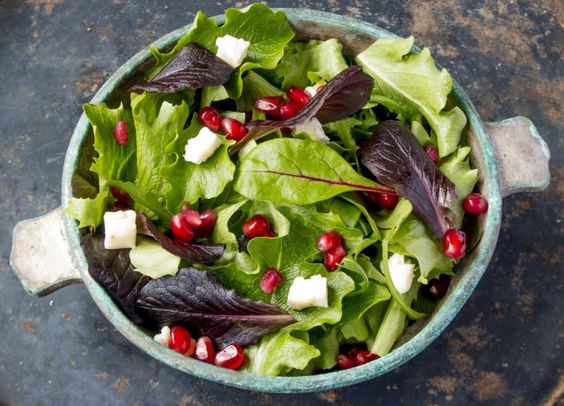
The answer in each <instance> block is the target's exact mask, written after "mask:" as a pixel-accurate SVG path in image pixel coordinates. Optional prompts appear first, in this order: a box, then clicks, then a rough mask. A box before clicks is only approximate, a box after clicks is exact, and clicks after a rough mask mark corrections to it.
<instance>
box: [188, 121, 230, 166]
mask: <svg viewBox="0 0 564 406" xmlns="http://www.w3.org/2000/svg"><path fill="white" fill-rule="evenodd" d="M219 147H221V140H220V139H219V137H218V136H217V135H216V134H215V133H214V132H212V131H211V130H210V129H209V128H207V127H203V128H202V129H201V130H200V132H199V133H198V135H197V136H195V137H194V138H190V139H189V140H188V142H187V143H186V148H185V152H184V159H185V160H186V161H188V162H192V163H194V164H196V165H200V164H201V163H202V162H205V161H207V160H208V158H210V157H211V156H212V155H213V153H214V152H215V151H217V149H218V148H219Z"/></svg>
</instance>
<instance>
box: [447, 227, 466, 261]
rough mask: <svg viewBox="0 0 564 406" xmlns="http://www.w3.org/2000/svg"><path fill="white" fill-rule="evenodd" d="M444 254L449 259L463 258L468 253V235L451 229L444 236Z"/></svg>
mask: <svg viewBox="0 0 564 406" xmlns="http://www.w3.org/2000/svg"><path fill="white" fill-rule="evenodd" d="M443 252H444V254H445V255H446V256H447V257H449V258H454V259H460V258H462V257H463V256H464V253H465V252H466V233H465V232H464V231H460V230H457V229H456V228H449V229H448V230H447V231H446V232H445V235H444V236H443Z"/></svg>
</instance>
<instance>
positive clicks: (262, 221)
mask: <svg viewBox="0 0 564 406" xmlns="http://www.w3.org/2000/svg"><path fill="white" fill-rule="evenodd" d="M270 233H271V230H270V221H268V219H267V218H266V217H264V216H262V215H260V214H257V215H255V216H253V217H251V218H250V219H248V220H247V221H245V224H243V234H245V237H249V238H255V237H272V235H270Z"/></svg>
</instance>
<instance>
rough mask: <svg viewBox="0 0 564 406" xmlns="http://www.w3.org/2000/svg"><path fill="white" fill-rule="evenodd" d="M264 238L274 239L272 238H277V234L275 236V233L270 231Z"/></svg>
mask: <svg viewBox="0 0 564 406" xmlns="http://www.w3.org/2000/svg"><path fill="white" fill-rule="evenodd" d="M264 237H267V238H274V237H278V234H276V232H275V231H272V230H270V231H269V232H268V233H266V235H265V236H264Z"/></svg>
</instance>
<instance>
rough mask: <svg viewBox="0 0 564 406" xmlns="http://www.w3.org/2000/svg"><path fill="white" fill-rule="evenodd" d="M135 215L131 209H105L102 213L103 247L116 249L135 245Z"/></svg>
mask: <svg viewBox="0 0 564 406" xmlns="http://www.w3.org/2000/svg"><path fill="white" fill-rule="evenodd" d="M136 218H137V216H136V214H135V211H133V210H119V211H107V212H106V213H104V229H105V230H106V235H105V238H104V248H105V249H107V250H118V249H122V248H133V247H135V238H136V237H137V224H136V222H135V220H136Z"/></svg>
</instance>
